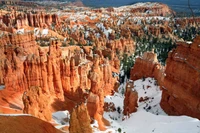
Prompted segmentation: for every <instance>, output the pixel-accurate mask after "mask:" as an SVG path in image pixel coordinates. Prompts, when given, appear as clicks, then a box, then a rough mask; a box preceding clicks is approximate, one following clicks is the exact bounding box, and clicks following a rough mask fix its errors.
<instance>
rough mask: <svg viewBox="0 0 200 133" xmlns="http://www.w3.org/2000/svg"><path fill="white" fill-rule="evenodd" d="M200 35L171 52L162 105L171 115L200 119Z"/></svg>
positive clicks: (166, 71)
mask: <svg viewBox="0 0 200 133" xmlns="http://www.w3.org/2000/svg"><path fill="white" fill-rule="evenodd" d="M199 44H200V36H198V37H196V38H195V39H194V40H193V43H192V44H190V45H189V44H184V43H180V44H178V46H177V48H176V49H175V50H173V51H172V52H170V53H169V56H168V59H167V65H166V70H165V74H166V76H165V79H164V82H163V83H164V84H163V86H164V90H163V94H162V100H161V107H162V108H163V109H164V110H165V111H166V113H168V114H170V115H189V116H192V117H196V118H199V119H200V98H199V97H200V93H199V90H200V60H199V59H200V54H199V53H200V45H199Z"/></svg>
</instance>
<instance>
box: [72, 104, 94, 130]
mask: <svg viewBox="0 0 200 133" xmlns="http://www.w3.org/2000/svg"><path fill="white" fill-rule="evenodd" d="M69 132H70V133H92V128H91V126H90V116H89V114H88V111H87V107H86V106H85V105H84V104H81V105H79V106H78V107H76V108H75V109H73V111H72V113H71V116H70V127H69Z"/></svg>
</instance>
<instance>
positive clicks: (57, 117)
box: [52, 110, 70, 127]
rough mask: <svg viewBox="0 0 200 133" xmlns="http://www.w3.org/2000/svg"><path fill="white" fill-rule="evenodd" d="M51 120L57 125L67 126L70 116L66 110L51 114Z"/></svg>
mask: <svg viewBox="0 0 200 133" xmlns="http://www.w3.org/2000/svg"><path fill="white" fill-rule="evenodd" d="M52 118H53V119H54V121H55V122H56V123H57V124H60V125H65V126H69V119H70V114H69V112H68V111H67V110H66V111H58V112H55V113H53V114H52ZM58 127H59V126H58Z"/></svg>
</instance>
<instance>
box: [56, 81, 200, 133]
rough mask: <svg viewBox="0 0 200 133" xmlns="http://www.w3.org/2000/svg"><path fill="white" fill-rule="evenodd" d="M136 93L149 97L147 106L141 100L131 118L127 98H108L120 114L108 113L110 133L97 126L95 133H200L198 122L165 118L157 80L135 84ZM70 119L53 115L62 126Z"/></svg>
mask: <svg viewBox="0 0 200 133" xmlns="http://www.w3.org/2000/svg"><path fill="white" fill-rule="evenodd" d="M124 86H125V84H122V85H121V86H120V87H121V88H123V87H124ZM133 90H135V91H137V92H138V97H139V98H140V97H143V98H145V97H146V98H147V97H148V99H147V100H146V101H143V102H139V100H138V111H137V112H136V113H132V114H131V115H130V117H129V118H128V117H127V116H123V114H122V111H123V102H124V95H122V94H120V93H115V94H114V95H113V96H107V97H106V98H105V100H104V101H105V102H107V103H110V102H112V103H114V105H115V108H116V111H114V112H104V117H105V118H106V119H107V120H108V121H110V124H111V126H109V127H107V130H106V131H99V130H98V129H97V128H96V127H98V124H97V122H95V123H94V124H92V125H91V126H92V127H93V130H94V132H95V133H104V132H105V133H108V132H109V133H118V129H119V130H121V133H124V132H125V133H200V121H199V120H198V119H195V118H191V117H187V116H168V115H166V114H165V112H164V111H163V110H162V109H161V107H160V105H159V103H160V100H161V94H162V91H161V90H160V89H159V86H157V83H156V80H154V79H153V78H146V79H140V80H137V81H135V82H134V88H133ZM117 108H118V109H117ZM119 110H120V111H119ZM119 112H120V113H119ZM67 117H69V114H68V112H63V113H62V112H58V113H54V114H53V118H54V120H55V121H57V123H60V124H61V123H63V122H62V120H63V119H64V118H65V119H66V118H67ZM122 119H124V120H122ZM63 124H68V123H63Z"/></svg>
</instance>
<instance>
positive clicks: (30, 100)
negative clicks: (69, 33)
mask: <svg viewBox="0 0 200 133" xmlns="http://www.w3.org/2000/svg"><path fill="white" fill-rule="evenodd" d="M22 38H23V39H22ZM0 42H2V43H1V47H2V49H0V50H1V57H0V59H1V64H0V67H1V69H0V74H1V75H0V83H1V85H2V86H5V88H4V90H2V91H1V92H6V91H8V90H9V91H10V92H16V93H19V94H23V96H22V101H23V104H24V108H23V107H21V106H20V108H23V112H24V113H29V114H32V115H34V116H36V117H39V118H41V119H43V120H48V121H49V120H51V113H52V112H51V111H56V110H58V109H55V108H54V106H53V105H55V104H56V107H57V106H62V105H63V104H65V106H64V107H63V108H62V109H68V110H69V111H72V109H73V108H74V107H75V105H76V104H79V103H81V102H86V101H87V99H88V98H89V99H88V101H90V103H93V101H94V100H93V98H92V97H90V95H89V94H90V93H91V94H93V95H95V99H99V100H97V101H96V103H95V104H90V106H87V107H88V111H89V114H91V118H94V119H96V120H97V121H98V123H99V127H100V128H101V129H105V127H104V123H103V107H104V96H106V95H110V94H112V93H113V91H114V88H115V87H116V83H117V78H116V77H113V76H112V72H113V69H114V70H115V71H119V70H118V69H119V67H117V66H119V63H120V62H119V61H117V62H115V60H113V61H109V60H108V58H104V56H100V55H98V54H89V55H87V53H84V50H81V49H80V48H79V49H76V46H74V47H75V48H72V47H73V46H72V47H66V48H61V42H59V41H56V40H51V41H50V46H49V47H47V48H43V47H39V46H38V45H37V44H36V42H35V40H34V36H33V34H32V33H27V34H22V35H21V34H17V35H15V34H12V35H7V36H3V37H2V38H1V39H0ZM73 49H74V50H73ZM91 52H92V51H91ZM100 53H102V51H100ZM112 58H115V56H112ZM112 64H113V66H112ZM10 92H9V93H8V92H7V94H6V95H1V97H2V98H3V99H8V97H9V94H11V93H10ZM66 99H67V100H68V101H70V103H69V104H68V103H65V102H66ZM7 102H9V103H12V102H13V101H12V99H9V101H6V100H4V102H3V103H1V104H2V105H3V107H4V106H5V107H7ZM57 102H58V103H57ZM47 103H48V104H47ZM96 107H97V109H96V110H92V109H93V108H96ZM59 109H60V108H59ZM91 112H94V114H92V113H91Z"/></svg>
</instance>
